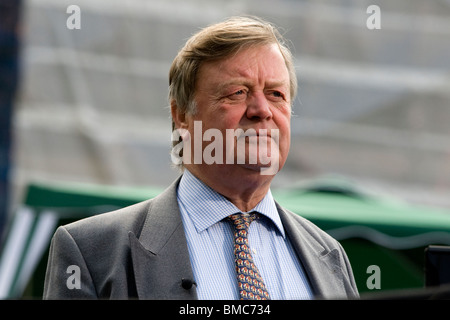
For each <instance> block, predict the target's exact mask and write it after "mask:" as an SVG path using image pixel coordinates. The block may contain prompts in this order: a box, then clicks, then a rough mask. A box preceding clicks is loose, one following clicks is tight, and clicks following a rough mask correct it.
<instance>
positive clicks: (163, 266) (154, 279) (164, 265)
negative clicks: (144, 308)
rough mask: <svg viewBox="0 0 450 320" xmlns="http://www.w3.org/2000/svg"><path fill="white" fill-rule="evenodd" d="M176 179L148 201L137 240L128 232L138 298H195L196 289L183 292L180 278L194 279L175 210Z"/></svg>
mask: <svg viewBox="0 0 450 320" xmlns="http://www.w3.org/2000/svg"><path fill="white" fill-rule="evenodd" d="M178 182H179V179H178V180H177V181H175V182H174V183H173V184H172V185H171V186H170V187H169V188H168V189H167V190H166V191H165V192H163V193H162V194H161V195H159V196H157V197H156V198H154V199H153V200H152V201H151V204H150V208H149V212H148V214H147V218H146V220H145V222H144V226H143V228H142V231H141V234H140V236H139V239H138V238H137V237H136V235H135V234H134V233H132V232H130V233H129V241H130V248H131V256H132V260H133V269H134V275H135V282H136V288H137V293H138V298H139V299H186V300H187V299H196V298H197V294H196V290H195V286H192V288H191V289H188V290H186V289H184V288H183V287H182V286H181V281H182V279H183V278H184V279H191V280H194V275H193V272H192V267H191V263H190V258H189V252H188V248H187V242H186V236H185V234H184V229H183V224H182V221H181V215H180V212H179V208H178V203H177V196H176V189H177V186H178Z"/></svg>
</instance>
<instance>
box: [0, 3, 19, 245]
mask: <svg viewBox="0 0 450 320" xmlns="http://www.w3.org/2000/svg"><path fill="white" fill-rule="evenodd" d="M21 7H22V1H13V0H0V243H1V240H2V237H3V229H4V225H5V222H6V221H7V217H8V212H9V206H10V203H9V202H10V201H9V200H10V171H11V169H10V167H11V153H12V152H11V140H12V138H11V131H12V117H13V111H14V103H15V98H16V92H17V88H18V83H19V47H20V45H19V44H20V41H19V38H20V35H19V30H20V24H19V20H20V13H21Z"/></svg>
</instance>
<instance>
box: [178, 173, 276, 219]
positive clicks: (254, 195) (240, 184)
mask: <svg viewBox="0 0 450 320" xmlns="http://www.w3.org/2000/svg"><path fill="white" fill-rule="evenodd" d="M186 168H187V169H188V170H189V171H190V172H191V173H192V174H193V175H194V176H196V177H197V178H198V179H200V180H201V181H202V182H203V183H205V184H206V185H207V186H209V187H210V188H212V189H214V190H215V191H216V192H218V193H220V194H221V195H223V196H224V197H225V198H227V199H228V200H229V201H230V202H231V203H233V204H234V205H235V206H236V207H237V208H238V209H239V210H241V211H243V212H248V211H250V210H252V209H253V208H254V207H255V206H256V205H257V204H258V203H259V202H260V201H261V200H262V199H263V198H264V197H265V196H266V194H267V192H268V191H269V188H270V183H271V181H272V179H273V177H274V176H263V175H261V174H260V173H259V172H255V171H253V172H245V174H243V173H244V172H241V173H236V174H230V172H219V173H218V172H217V170H211V171H209V170H203V168H199V167H197V166H186ZM247 171H248V170H247Z"/></svg>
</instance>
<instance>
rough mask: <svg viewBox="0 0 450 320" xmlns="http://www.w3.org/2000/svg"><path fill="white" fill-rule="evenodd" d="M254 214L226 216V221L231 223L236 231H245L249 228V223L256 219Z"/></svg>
mask: <svg viewBox="0 0 450 320" xmlns="http://www.w3.org/2000/svg"><path fill="white" fill-rule="evenodd" d="M256 217H257V216H256V213H255V212H250V213H236V214H232V215H231V216H228V219H229V220H230V221H231V222H232V223H233V225H234V227H235V228H236V229H238V230H243V229H245V230H247V229H248V228H249V227H250V223H252V221H253V220H255V219H256Z"/></svg>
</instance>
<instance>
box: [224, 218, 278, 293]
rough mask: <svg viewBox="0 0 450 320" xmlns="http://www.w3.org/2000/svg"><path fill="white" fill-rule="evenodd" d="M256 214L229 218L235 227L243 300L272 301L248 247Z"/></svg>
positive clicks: (237, 270) (235, 248) (235, 242)
mask: <svg viewBox="0 0 450 320" xmlns="http://www.w3.org/2000/svg"><path fill="white" fill-rule="evenodd" d="M255 218H256V213H253V212H252V213H250V214H247V213H238V214H233V215H231V216H229V217H228V219H229V220H230V221H231V222H232V223H233V226H234V254H235V260H234V261H235V263H236V272H237V279H238V286H239V294H240V296H241V300H268V299H270V297H269V293H268V292H267V289H266V286H265V285H264V282H263V279H262V278H261V276H260V274H259V271H258V269H257V268H256V265H255V264H254V262H253V258H252V255H251V254H250V248H249V245H248V238H247V233H248V228H249V226H250V223H251V222H252V221H253V220H255Z"/></svg>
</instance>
